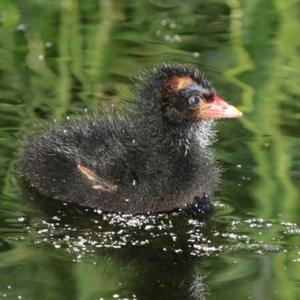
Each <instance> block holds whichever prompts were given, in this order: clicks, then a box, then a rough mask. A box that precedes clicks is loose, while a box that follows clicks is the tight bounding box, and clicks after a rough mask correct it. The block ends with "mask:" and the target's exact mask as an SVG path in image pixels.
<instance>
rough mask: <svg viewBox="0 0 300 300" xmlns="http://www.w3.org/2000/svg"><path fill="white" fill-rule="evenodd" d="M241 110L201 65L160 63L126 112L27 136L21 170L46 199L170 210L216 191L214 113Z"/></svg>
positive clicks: (117, 208) (112, 209)
mask: <svg viewBox="0 0 300 300" xmlns="http://www.w3.org/2000/svg"><path fill="white" fill-rule="evenodd" d="M241 115H242V114H241V112H240V111H238V110H237V109H236V108H235V107H233V106H231V105H229V104H227V103H226V102H225V101H223V100H222V99H221V98H220V97H219V96H218V95H217V94H216V91H215V89H214V88H213V87H212V86H211V84H210V83H209V82H208V81H207V80H206V79H205V78H204V76H203V74H202V73H200V72H199V71H198V70H196V69H192V68H190V67H186V66H182V65H176V64H162V65H159V66H157V67H156V68H154V69H153V70H152V71H150V72H149V73H148V74H147V75H146V76H144V77H143V80H142V83H141V85H140V87H139V88H138V92H137V95H136V101H135V104H134V105H133V107H131V109H130V110H128V113H127V115H126V117H120V116H117V115H113V114H103V115H101V116H98V117H97V118H89V119H88V118H87V119H85V120H81V121H77V122H76V121H74V122H71V123H68V124H66V125H62V126H60V127H57V128H55V129H52V130H50V131H49V132H45V133H41V134H40V135H37V136H33V137H31V138H30V141H29V142H27V143H26V145H24V147H23V150H22V151H21V157H20V173H21V176H22V178H23V180H24V182H25V183H26V185H27V186H29V187H30V188H32V189H33V190H35V191H37V192H38V193H39V194H41V195H42V196H44V197H47V198H49V201H51V199H57V200H61V201H65V202H71V203H77V204H79V205H81V206H86V207H91V208H93V209H101V210H103V211H105V212H122V213H146V212H163V211H172V210H174V209H178V208H181V207H185V206H188V205H192V204H193V203H195V201H196V200H197V199H199V198H202V197H203V196H209V195H210V194H211V193H212V192H213V190H214V189H215V187H216V184H217V182H218V173H219V172H218V168H217V167H216V165H215V160H214V157H213V154H212V152H211V151H210V149H209V145H210V144H211V143H212V142H213V141H214V138H215V132H214V119H219V118H236V117H240V116H241Z"/></svg>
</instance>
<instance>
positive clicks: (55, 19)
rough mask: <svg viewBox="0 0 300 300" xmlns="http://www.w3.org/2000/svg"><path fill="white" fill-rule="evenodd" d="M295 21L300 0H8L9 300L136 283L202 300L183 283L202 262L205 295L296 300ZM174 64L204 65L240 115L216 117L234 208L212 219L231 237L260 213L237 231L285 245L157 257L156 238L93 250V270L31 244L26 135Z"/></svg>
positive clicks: (2, 243)
mask: <svg viewBox="0 0 300 300" xmlns="http://www.w3.org/2000/svg"><path fill="white" fill-rule="evenodd" d="M299 18H300V2H299V1H298V0H284V1H283V0H272V1H271V0H269V1H262V0H261V1H259V0H253V1H245V0H227V1H225V0H213V1H202V0H198V1H192V0H188V1H175V0H173V1H171V0H168V1H167V0H164V1H154V0H153V1H129V0H127V1H116V0H114V1H110V0H100V1H94V0H93V1H78V0H77V1H76V0H61V1H46V0H45V1H38V0H26V1H11V0H1V1H0V166H1V170H0V175H1V177H0V184H1V188H2V194H1V198H0V298H1V297H3V298H8V299H18V296H20V297H22V299H100V298H101V297H103V298H105V299H113V298H112V297H113V295H114V294H120V295H122V291H123V292H124V290H123V289H122V288H121V287H124V286H126V288H125V291H126V293H127V294H126V293H125V292H124V293H125V294H126V295H127V296H128V298H130V299H134V296H133V294H136V296H137V298H138V299H190V298H191V299H194V298H195V297H196V296H195V295H192V294H193V293H192V292H191V290H190V289H188V288H186V285H185V284H182V287H180V283H182V282H183V283H185V282H188V281H189V280H190V275H187V272H186V270H185V268H189V269H190V268H192V269H193V270H196V271H195V272H196V273H195V274H196V275H194V276H192V277H194V278H198V280H200V281H201V280H202V281H204V282H205V284H204V286H206V287H205V288H204V290H205V292H204V293H202V294H201V295H202V296H201V297H202V298H199V299H205V298H207V299H227V298H229V297H230V298H231V299H299V298H300V290H299V289H300V262H299V261H298V259H300V254H299V253H298V247H299V243H300V239H299V231H297V230H298V227H297V223H298V224H299V223H300V217H299V216H300V201H299V200H300V197H299V186H300V172H299V166H300V154H299V153H300V152H299V149H300V138H299V136H300V126H299V119H300V109H299V108H300V99H299V97H300V83H299V77H300V38H299V32H300V21H299ZM165 61H167V62H168V61H175V62H179V63H189V64H193V65H196V66H198V67H199V68H200V69H201V70H202V71H204V72H205V73H206V74H207V76H208V77H209V79H210V80H211V81H212V82H213V84H214V86H215V87H216V88H217V89H218V91H219V94H220V95H221V96H222V97H223V98H224V99H228V100H229V102H231V103H232V104H234V105H236V106H238V107H239V108H240V110H242V111H243V113H244V117H243V118H242V119H241V120H238V121H237V120H226V121H221V122H220V124H219V131H220V132H219V142H218V143H217V144H216V150H217V153H218V156H219V158H220V162H221V164H222V165H223V166H224V169H225V171H224V181H223V184H222V188H221V190H220V191H219V192H218V194H217V195H216V200H218V201H221V203H225V204H226V207H229V209H228V211H226V212H225V213H222V214H220V215H221V216H218V214H216V215H215V216H214V219H213V222H215V223H216V224H222V226H221V225H220V226H221V227H222V232H223V233H224V232H227V231H228V232H229V231H230V232H231V231H234V230H233V229H232V228H230V230H229V229H228V224H229V222H232V220H236V221H238V222H241V221H244V220H247V219H252V220H253V219H255V218H261V219H263V220H265V221H266V222H270V223H271V224H272V227H271V229H267V230H266V228H265V231H264V230H263V231H262V230H261V229H260V228H252V227H251V228H250V227H247V226H245V227H243V228H242V229H240V230H241V232H239V233H243V234H246V235H248V236H250V237H251V238H252V239H254V240H259V241H263V242H270V243H271V244H273V245H276V246H278V248H279V250H278V251H274V252H272V251H271V252H270V251H263V250H262V249H260V250H257V249H256V250H255V251H254V250H253V249H251V248H250V247H249V248H248V249H247V246H245V245H244V244H243V246H242V247H241V246H240V245H239V241H236V242H235V246H236V251H234V252H226V251H225V252H224V253H222V252H221V253H220V254H218V255H213V254H212V255H208V256H207V257H206V256H204V257H201V258H192V257H190V256H189V255H186V256H175V257H173V256H171V257H169V256H168V258H164V259H162V260H161V261H160V260H159V259H158V258H157V257H155V256H154V254H153V252H155V250H153V249H152V248H151V246H148V247H145V248H143V247H141V248H139V250H136V249H135V248H134V247H132V248H131V247H129V249H127V251H128V253H127V252H126V255H125V257H126V259H124V258H123V256H124V255H123V254H122V258H120V257H119V256H118V253H117V254H116V253H113V254H112V253H110V252H109V251H108V253H105V256H104V255H102V253H100V254H93V255H96V256H97V260H98V263H97V265H94V264H93V263H92V262H91V260H93V259H89V258H87V259H86V260H84V261H83V262H81V263H74V262H73V260H72V258H70V257H69V256H68V255H66V254H65V253H63V252H62V251H59V250H57V249H55V247H53V245H48V244H47V245H43V246H40V245H36V244H35V243H34V242H35V237H34V236H31V237H30V239H29V240H28V238H24V241H23V239H22V237H23V236H25V237H28V232H26V231H28V230H26V227H23V226H21V225H22V224H23V223H22V222H20V219H19V218H25V219H26V220H27V221H28V223H29V224H30V216H31V211H30V209H29V208H27V206H26V205H25V204H24V197H23V195H22V193H21V192H20V190H19V188H18V184H17V182H16V179H15V176H14V168H13V159H14V154H15V153H16V151H17V149H18V141H19V140H20V137H21V136H22V132H24V130H25V131H27V130H30V128H31V127H32V126H34V125H35V124H37V123H38V122H40V121H42V120H51V121H55V120H57V121H59V120H63V119H65V118H66V117H67V116H69V117H72V115H73V114H78V113H84V112H85V111H86V110H87V111H94V110H97V109H101V108H102V107H104V106H107V105H110V104H111V103H113V104H115V105H118V104H119V102H120V100H121V99H122V98H125V97H127V96H129V95H131V94H132V93H133V91H134V82H133V81H132V77H133V76H135V75H136V74H137V72H139V71H140V70H141V69H143V68H151V67H153V66H154V65H155V64H157V63H160V62H165ZM28 128H29V129H28ZM27 221H26V222H27ZM20 223H21V224H20ZM287 223H288V224H292V225H291V227H293V226H294V227H295V230H294V231H292V232H291V231H288V230H287V227H286V226H287V225H286V224H287ZM230 224H231V223H230ZM291 227H289V229H290V228H291ZM294 227H293V228H294ZM29 236H30V234H29ZM222 243H223V241H222ZM225 243H226V242H225ZM299 251H300V250H299ZM136 252H138V253H136ZM151 255H153V257H154V258H153V261H151V259H149V256H150V257H152V256H151ZM128 257H131V260H130V259H129V258H128ZM135 257H138V258H135ZM124 260H125V262H124ZM120 261H122V263H121V262H120ZM128 261H129V262H128ZM157 261H159V265H158V263H157ZM202 269H204V270H205V271H204V274H206V275H197V274H198V273H199V272H200V271H199V270H202ZM145 270H147V272H146V271H145ZM197 270H198V271H197ZM197 272H198V273H197ZM200 273H201V272H200ZM143 274H144V275H143ZM201 274H202V273H201ZM197 276H198V277H197ZM157 278H160V279H159V282H157ZM199 278H200V279H199ZM120 282H121V283H122V282H123V283H122V285H121V286H120V285H119V283H120ZM174 283H176V284H174ZM187 285H188V284H187ZM9 286H10V288H9ZM141 286H143V288H141ZM138 287H139V288H138ZM4 295H5V296H4ZM127 296H126V297H127ZM120 297H121V296H120ZM193 297H194V298H193ZM198 297H200V296H198ZM203 297H204V298H203ZM124 298H125V296H124ZM196 298H197V297H196ZM20 299H21V298H20Z"/></svg>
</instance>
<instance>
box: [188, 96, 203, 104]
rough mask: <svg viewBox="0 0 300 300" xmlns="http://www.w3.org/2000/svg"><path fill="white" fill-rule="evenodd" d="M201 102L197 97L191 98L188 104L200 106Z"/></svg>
mask: <svg viewBox="0 0 300 300" xmlns="http://www.w3.org/2000/svg"><path fill="white" fill-rule="evenodd" d="M200 102H201V98H200V97H199V96H192V97H190V98H189V104H190V105H191V106H197V105H198V104H200Z"/></svg>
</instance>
